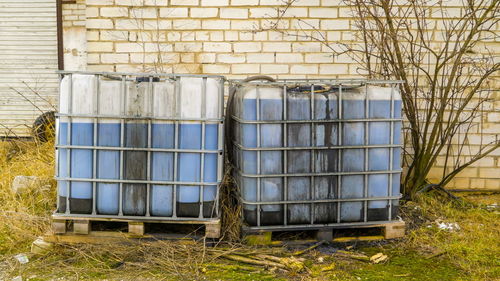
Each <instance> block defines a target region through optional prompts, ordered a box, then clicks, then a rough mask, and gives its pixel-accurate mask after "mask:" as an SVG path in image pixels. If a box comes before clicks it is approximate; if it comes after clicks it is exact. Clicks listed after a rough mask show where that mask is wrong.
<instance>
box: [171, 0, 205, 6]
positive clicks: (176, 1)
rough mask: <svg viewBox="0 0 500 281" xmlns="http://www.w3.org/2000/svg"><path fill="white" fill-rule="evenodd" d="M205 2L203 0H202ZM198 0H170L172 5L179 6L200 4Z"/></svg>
mask: <svg viewBox="0 0 500 281" xmlns="http://www.w3.org/2000/svg"><path fill="white" fill-rule="evenodd" d="M202 2H203V0H202ZM198 4H199V2H198V0H170V5H177V6H198Z"/></svg>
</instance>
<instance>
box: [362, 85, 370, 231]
mask: <svg viewBox="0 0 500 281" xmlns="http://www.w3.org/2000/svg"><path fill="white" fill-rule="evenodd" d="M369 116H370V97H369V95H368V83H366V84H365V118H369ZM368 123H369V122H367V121H365V122H364V127H365V142H364V143H365V149H364V152H365V163H364V164H365V169H364V170H365V172H367V171H368V168H369V167H368V157H369V156H368V148H367V147H366V146H367V145H368V144H369V140H370V138H369V129H368ZM363 197H364V198H365V200H364V201H363V205H364V206H363V220H364V221H365V222H366V221H368V216H367V214H368V200H366V198H368V174H364V180H363Z"/></svg>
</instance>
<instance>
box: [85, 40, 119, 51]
mask: <svg viewBox="0 0 500 281" xmlns="http://www.w3.org/2000/svg"><path fill="white" fill-rule="evenodd" d="M112 51H113V43H111V42H87V52H112Z"/></svg>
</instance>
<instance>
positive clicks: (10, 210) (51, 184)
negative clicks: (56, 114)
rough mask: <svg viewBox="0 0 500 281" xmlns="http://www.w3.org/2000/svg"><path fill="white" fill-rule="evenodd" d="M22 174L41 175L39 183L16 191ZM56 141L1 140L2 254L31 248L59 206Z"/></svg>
mask: <svg viewBox="0 0 500 281" xmlns="http://www.w3.org/2000/svg"><path fill="white" fill-rule="evenodd" d="M18 175H24V176H37V177H38V181H37V182H36V184H33V185H32V186H29V187H28V188H27V190H26V191H24V192H22V193H21V194H16V193H15V192H13V190H12V181H13V180H14V178H15V177H16V176H18ZM55 186H56V183H55V180H54V144H53V142H48V143H43V144H37V143H34V142H31V141H22V140H13V141H2V142H0V202H1V204H0V217H1V219H0V255H2V254H7V253H14V252H19V251H20V250H21V251H22V250H25V249H27V248H28V247H29V244H30V243H31V242H32V241H33V239H35V238H36V237H37V236H39V235H41V234H43V233H44V232H46V230H47V229H48V226H49V215H50V213H51V212H52V211H53V210H54V209H55V202H56V201H55V198H56V197H55V196H56V195H55V193H56V192H55Z"/></svg>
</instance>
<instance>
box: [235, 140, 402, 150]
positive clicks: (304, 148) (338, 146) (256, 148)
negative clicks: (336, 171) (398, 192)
mask: <svg viewBox="0 0 500 281" xmlns="http://www.w3.org/2000/svg"><path fill="white" fill-rule="evenodd" d="M233 144H234V146H236V147H237V148H238V149H240V150H243V151H288V150H328V149H344V148H345V149H356V148H359V149H361V148H398V147H403V145H402V144H369V145H364V144H363V145H335V146H293V147H245V146H243V145H241V144H239V143H236V142H235V141H233Z"/></svg>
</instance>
